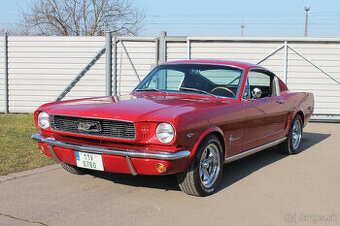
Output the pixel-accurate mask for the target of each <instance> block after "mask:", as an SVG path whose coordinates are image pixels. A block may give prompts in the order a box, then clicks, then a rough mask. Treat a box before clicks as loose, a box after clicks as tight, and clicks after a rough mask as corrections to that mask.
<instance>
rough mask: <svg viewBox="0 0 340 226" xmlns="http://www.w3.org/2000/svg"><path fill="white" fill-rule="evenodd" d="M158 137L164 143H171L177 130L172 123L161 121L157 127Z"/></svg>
mask: <svg viewBox="0 0 340 226" xmlns="http://www.w3.org/2000/svg"><path fill="white" fill-rule="evenodd" d="M156 136H157V139H158V140H159V141H160V142H162V143H165V144H167V143H170V142H171V141H172V140H173V139H174V137H175V130H174V128H173V127H172V125H171V124H170V123H166V122H161V123H159V124H158V126H157V128H156Z"/></svg>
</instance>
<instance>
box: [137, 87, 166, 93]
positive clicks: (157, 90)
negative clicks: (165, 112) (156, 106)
mask: <svg viewBox="0 0 340 226" xmlns="http://www.w3.org/2000/svg"><path fill="white" fill-rule="evenodd" d="M135 91H156V92H160V93H166V92H165V91H163V90H160V89H156V88H144V89H136V90H135Z"/></svg>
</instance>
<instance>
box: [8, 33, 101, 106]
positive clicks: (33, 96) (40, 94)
mask: <svg viewBox="0 0 340 226" xmlns="http://www.w3.org/2000/svg"><path fill="white" fill-rule="evenodd" d="M104 46H105V38H104V37H16V36H10V37H9V38H8V52H9V53H8V57H9V111H10V112H33V111H34V110H35V109H36V108H37V107H39V106H40V105H42V104H44V103H47V102H52V101H54V100H55V99H56V98H57V96H58V95H59V94H60V93H61V92H62V90H63V89H64V88H65V87H66V86H67V85H68V84H69V83H70V82H71V81H72V80H73V78H74V77H75V76H76V75H77V74H78V73H79V72H80V71H81V70H82V69H83V68H84V67H85V66H86V65H87V63H88V62H90V60H91V59H92V58H93V57H94V56H95V55H96V53H97V52H98V51H99V50H100V49H102V48H103V47H104ZM103 59H104V60H103ZM104 94H105V56H104V58H102V59H101V60H99V61H98V62H97V64H95V65H94V66H93V67H92V68H91V70H90V71H89V72H88V73H87V74H86V76H84V78H83V79H82V80H81V81H80V82H79V83H78V84H77V85H76V87H75V88H74V89H73V90H72V91H71V92H70V93H69V94H68V95H67V96H66V98H65V99H73V98H82V97H90V96H101V95H104Z"/></svg>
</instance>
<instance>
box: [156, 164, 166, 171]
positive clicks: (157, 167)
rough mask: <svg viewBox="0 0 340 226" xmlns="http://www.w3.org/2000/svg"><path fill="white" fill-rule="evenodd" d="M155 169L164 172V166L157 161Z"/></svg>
mask: <svg viewBox="0 0 340 226" xmlns="http://www.w3.org/2000/svg"><path fill="white" fill-rule="evenodd" d="M156 170H157V171H158V172H160V173H165V171H166V167H165V166H164V165H163V164H162V163H157V164H156Z"/></svg>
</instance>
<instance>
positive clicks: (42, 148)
mask: <svg viewBox="0 0 340 226" xmlns="http://www.w3.org/2000/svg"><path fill="white" fill-rule="evenodd" d="M39 151H40V153H41V154H45V148H44V147H43V146H39Z"/></svg>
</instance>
